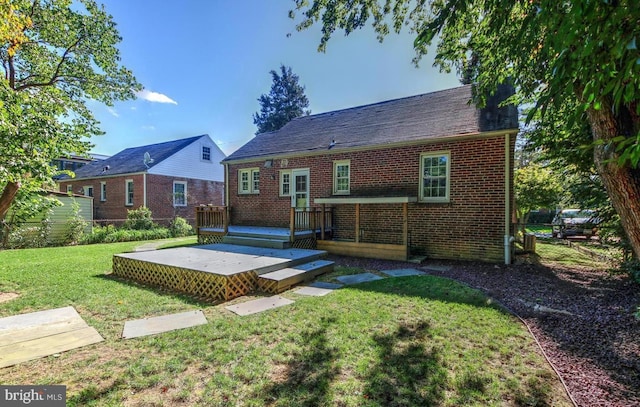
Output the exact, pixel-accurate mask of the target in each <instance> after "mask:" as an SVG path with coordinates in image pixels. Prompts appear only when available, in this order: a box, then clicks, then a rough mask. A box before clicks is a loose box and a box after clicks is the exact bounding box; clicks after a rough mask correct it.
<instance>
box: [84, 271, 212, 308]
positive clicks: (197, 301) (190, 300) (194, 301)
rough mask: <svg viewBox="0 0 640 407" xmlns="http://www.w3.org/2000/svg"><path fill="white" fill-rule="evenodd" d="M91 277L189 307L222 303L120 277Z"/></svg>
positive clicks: (103, 275) (106, 275)
mask: <svg viewBox="0 0 640 407" xmlns="http://www.w3.org/2000/svg"><path fill="white" fill-rule="evenodd" d="M93 277H95V278H99V279H102V280H107V281H113V282H116V283H118V284H123V285H125V286H127V287H132V288H136V289H139V290H143V291H147V292H150V293H153V294H157V295H163V296H171V297H174V298H177V299H179V300H180V301H183V302H185V303H187V304H189V305H195V306H198V307H207V306H211V305H217V304H220V303H221V302H222V301H214V300H212V299H202V298H197V297H193V296H190V295H187V294H185V293H181V292H178V291H172V290H168V289H166V288H163V287H158V286H154V285H147V284H142V283H138V282H136V281H133V280H127V279H126V278H122V277H118V276H115V275H113V274H96V275H94V276H93Z"/></svg>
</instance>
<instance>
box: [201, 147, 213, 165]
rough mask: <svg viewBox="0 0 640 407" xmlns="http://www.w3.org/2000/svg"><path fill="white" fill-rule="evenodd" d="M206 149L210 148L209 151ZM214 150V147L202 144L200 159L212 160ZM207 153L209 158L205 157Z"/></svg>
mask: <svg viewBox="0 0 640 407" xmlns="http://www.w3.org/2000/svg"><path fill="white" fill-rule="evenodd" d="M205 149H207V150H209V151H207V152H205ZM212 152H213V149H212V148H211V146H202V148H200V160H202V161H206V162H211V154H212ZM205 154H206V155H207V156H209V158H205Z"/></svg>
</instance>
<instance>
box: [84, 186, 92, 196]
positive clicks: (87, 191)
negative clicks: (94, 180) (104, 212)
mask: <svg viewBox="0 0 640 407" xmlns="http://www.w3.org/2000/svg"><path fill="white" fill-rule="evenodd" d="M82 190H83V191H84V196H93V185H87V186H85V187H83V188H82Z"/></svg>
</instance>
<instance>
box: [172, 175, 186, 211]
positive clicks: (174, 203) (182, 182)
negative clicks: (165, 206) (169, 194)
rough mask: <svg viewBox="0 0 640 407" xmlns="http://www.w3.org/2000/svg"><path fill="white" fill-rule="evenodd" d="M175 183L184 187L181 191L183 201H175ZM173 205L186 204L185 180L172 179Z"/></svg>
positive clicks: (176, 195)
mask: <svg viewBox="0 0 640 407" xmlns="http://www.w3.org/2000/svg"><path fill="white" fill-rule="evenodd" d="M176 185H182V186H183V187H184V189H183V192H182V195H183V196H182V200H183V202H177V201H176V198H177V197H178V193H177V192H176ZM173 206H187V182H186V181H173Z"/></svg>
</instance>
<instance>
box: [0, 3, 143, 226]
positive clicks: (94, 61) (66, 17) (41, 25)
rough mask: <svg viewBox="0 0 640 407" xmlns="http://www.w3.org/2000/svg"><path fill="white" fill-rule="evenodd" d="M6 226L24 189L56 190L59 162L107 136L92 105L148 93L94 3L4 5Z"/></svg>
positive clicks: (1, 202) (1, 152)
mask: <svg viewBox="0 0 640 407" xmlns="http://www.w3.org/2000/svg"><path fill="white" fill-rule="evenodd" d="M0 21H1V22H2V24H0V63H1V66H0V73H2V76H1V77H0V107H1V108H0V111H1V112H2V113H0V221H2V220H3V219H4V218H5V215H6V213H7V211H8V210H9V207H10V206H11V203H12V201H13V200H14V198H15V196H16V194H17V193H18V190H19V189H20V188H33V189H37V188H39V187H41V186H42V185H43V184H46V183H50V182H51V177H52V175H54V173H55V168H53V167H52V166H51V162H52V160H53V159H55V158H59V157H63V156H65V155H68V154H85V153H88V151H89V149H90V148H91V144H90V143H89V137H90V136H92V135H98V134H101V131H100V129H99V128H98V122H97V121H96V120H95V119H94V117H93V115H92V113H91V111H90V110H89V109H88V107H87V101H88V100H97V101H99V102H103V103H106V104H108V105H111V104H113V102H114V101H116V100H125V99H131V98H134V97H135V91H136V90H139V89H140V88H141V87H140V85H139V84H138V83H137V82H136V80H135V78H134V76H133V75H132V73H131V72H130V71H128V70H127V69H126V68H124V67H122V66H121V65H120V54H119V50H118V48H117V45H118V43H119V42H120V41H121V38H120V36H119V34H118V31H117V30H116V25H115V23H114V22H113V19H112V17H111V16H110V15H109V14H107V12H106V11H105V10H104V7H103V6H101V5H98V4H97V3H96V2H95V1H94V0H77V1H72V0H0Z"/></svg>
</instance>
